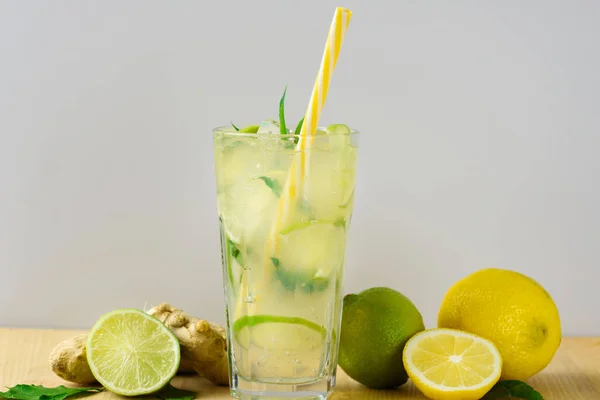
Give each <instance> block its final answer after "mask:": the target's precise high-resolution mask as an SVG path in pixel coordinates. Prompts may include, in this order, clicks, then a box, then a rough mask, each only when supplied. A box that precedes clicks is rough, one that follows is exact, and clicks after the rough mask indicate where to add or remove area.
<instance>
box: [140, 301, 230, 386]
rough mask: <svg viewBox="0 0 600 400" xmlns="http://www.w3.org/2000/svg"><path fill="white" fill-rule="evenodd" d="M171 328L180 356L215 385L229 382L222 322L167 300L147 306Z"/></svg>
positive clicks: (150, 311)
mask: <svg viewBox="0 0 600 400" xmlns="http://www.w3.org/2000/svg"><path fill="white" fill-rule="evenodd" d="M148 314H150V315H152V316H154V317H156V318H158V319H159V320H160V321H162V322H163V323H164V324H165V325H166V326H167V327H168V328H169V329H170V330H171V332H173V334H174V335H175V337H177V339H178V340H179V344H180V346H181V360H182V363H183V362H184V360H185V363H184V365H189V366H191V367H192V368H193V369H194V371H196V372H197V373H198V375H200V376H203V377H205V378H206V379H208V380H209V381H211V382H212V383H214V384H216V385H228V384H229V371H228V364H227V362H228V361H227V342H226V340H225V329H224V328H223V327H222V326H219V325H217V324H214V323H212V322H208V321H205V320H201V319H198V318H194V317H191V316H189V315H187V314H186V313H184V312H183V311H182V310H179V309H177V308H174V307H172V306H171V305H169V304H167V303H163V304H159V305H158V306H156V307H154V308H152V309H150V310H149V311H148Z"/></svg>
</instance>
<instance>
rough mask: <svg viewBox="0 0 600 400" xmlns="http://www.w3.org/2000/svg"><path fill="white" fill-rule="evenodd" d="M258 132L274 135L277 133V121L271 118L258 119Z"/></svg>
mask: <svg viewBox="0 0 600 400" xmlns="http://www.w3.org/2000/svg"><path fill="white" fill-rule="evenodd" d="M258 133H270V134H274V135H278V134H279V122H277V121H275V120H273V119H267V120H264V121H260V125H259V126H258Z"/></svg>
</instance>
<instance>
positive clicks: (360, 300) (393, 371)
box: [338, 287, 425, 389]
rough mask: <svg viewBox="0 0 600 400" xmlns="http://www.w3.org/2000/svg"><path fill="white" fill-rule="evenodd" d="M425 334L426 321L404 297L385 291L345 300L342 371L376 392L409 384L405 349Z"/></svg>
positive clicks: (367, 291)
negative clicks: (411, 339) (409, 343)
mask: <svg viewBox="0 0 600 400" xmlns="http://www.w3.org/2000/svg"><path fill="white" fill-rule="evenodd" d="M423 330H425V326H424V325H423V317H422V316H421V314H420V313H419V310H417V308H416V307H415V305H414V304H413V303H412V302H411V301H410V300H409V299H408V298H407V297H406V296H404V295H403V294H402V293H399V292H397V291H395V290H393V289H390V288H385V287H375V288H371V289H367V290H365V291H363V292H360V293H358V294H349V295H347V296H346V297H344V311H343V313H342V329H341V333H340V335H341V336H340V352H339V359H338V363H339V365H340V367H342V369H343V370H344V371H345V372H346V373H347V374H348V375H349V376H350V377H351V378H352V379H354V380H355V381H358V382H360V383H362V384H363V385H365V386H368V387H370V388H375V389H389V388H394V387H397V386H400V385H402V384H404V383H406V381H407V380H408V375H407V374H406V371H405V370H404V365H403V364H402V351H403V350H404V345H405V344H406V342H407V341H408V339H410V338H411V337H412V336H413V335H414V334H416V333H418V332H421V331H423Z"/></svg>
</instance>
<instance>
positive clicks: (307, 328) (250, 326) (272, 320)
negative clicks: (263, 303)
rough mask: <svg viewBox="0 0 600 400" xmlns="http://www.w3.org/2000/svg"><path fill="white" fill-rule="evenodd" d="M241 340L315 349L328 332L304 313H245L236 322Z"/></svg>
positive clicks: (289, 348) (262, 345) (244, 343)
mask: <svg viewBox="0 0 600 400" xmlns="http://www.w3.org/2000/svg"><path fill="white" fill-rule="evenodd" d="M233 334H234V337H235V340H236V341H237V343H238V344H239V345H240V346H242V347H243V348H245V349H248V348H249V347H250V345H251V344H252V345H253V346H256V347H258V348H261V349H265V350H273V349H278V350H287V351H294V350H301V349H302V350H307V351H308V350H313V349H317V348H320V347H321V346H322V345H323V341H324V340H325V338H326V336H327V331H326V330H325V328H324V327H322V326H321V325H318V324H316V323H314V322H312V321H309V320H307V319H304V318H300V317H286V316H280V315H245V316H243V317H241V318H239V319H238V320H236V321H235V322H234V323H233Z"/></svg>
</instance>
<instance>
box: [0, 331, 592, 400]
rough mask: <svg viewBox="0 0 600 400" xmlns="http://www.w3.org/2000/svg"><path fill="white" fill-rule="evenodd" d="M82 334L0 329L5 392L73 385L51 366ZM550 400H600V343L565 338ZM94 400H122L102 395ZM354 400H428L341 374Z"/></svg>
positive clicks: (339, 392) (185, 384)
mask: <svg viewBox="0 0 600 400" xmlns="http://www.w3.org/2000/svg"><path fill="white" fill-rule="evenodd" d="M79 333H82V332H81V331H66V330H41V329H40V330H36V329H7V328H0V388H3V387H5V386H13V385H16V384H19V383H30V384H38V385H44V386H58V385H63V384H67V383H66V382H65V381H63V380H62V379H60V378H58V377H57V376H55V375H54V374H53V373H52V371H50V368H49V366H48V354H49V353H50V350H51V349H52V348H53V347H54V346H55V345H56V344H57V343H58V342H60V341H62V340H64V339H66V338H68V337H71V336H74V335H76V334H79ZM529 383H530V384H531V385H533V386H534V387H535V388H536V389H537V390H538V391H539V392H540V393H542V395H543V396H544V398H545V399H546V400H600V338H565V339H563V343H562V345H561V347H560V349H559V351H558V353H557V354H556V356H555V358H554V360H553V361H552V363H551V364H550V365H549V366H548V368H546V369H545V370H544V371H543V372H542V373H540V374H538V375H537V376H535V377H534V378H532V379H531V380H530V381H529ZM173 384H174V385H175V386H177V387H180V388H182V389H187V390H192V391H194V392H197V393H198V398H204V399H228V398H230V397H229V390H228V388H223V387H216V386H213V385H211V384H210V383H208V382H206V381H204V380H203V379H200V378H198V377H194V376H185V377H177V378H175V380H174V382H173ZM92 398H93V399H94V400H108V399H120V400H122V398H120V397H119V396H116V395H114V394H111V393H101V394H98V395H94V396H93V397H92ZM332 398H333V399H337V400H349V399H366V400H369V399H406V400H416V399H425V397H424V396H423V395H421V394H420V393H418V391H417V390H416V389H415V388H414V387H413V386H412V385H411V384H410V383H409V384H407V385H404V386H402V387H400V388H398V389H395V390H386V391H382V390H370V389H367V388H365V387H364V386H362V385H360V384H359V383H357V382H354V381H353V380H351V379H350V378H348V377H347V376H346V374H344V372H343V371H341V370H339V373H338V385H337V387H336V390H335V392H334V395H333V396H332Z"/></svg>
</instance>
